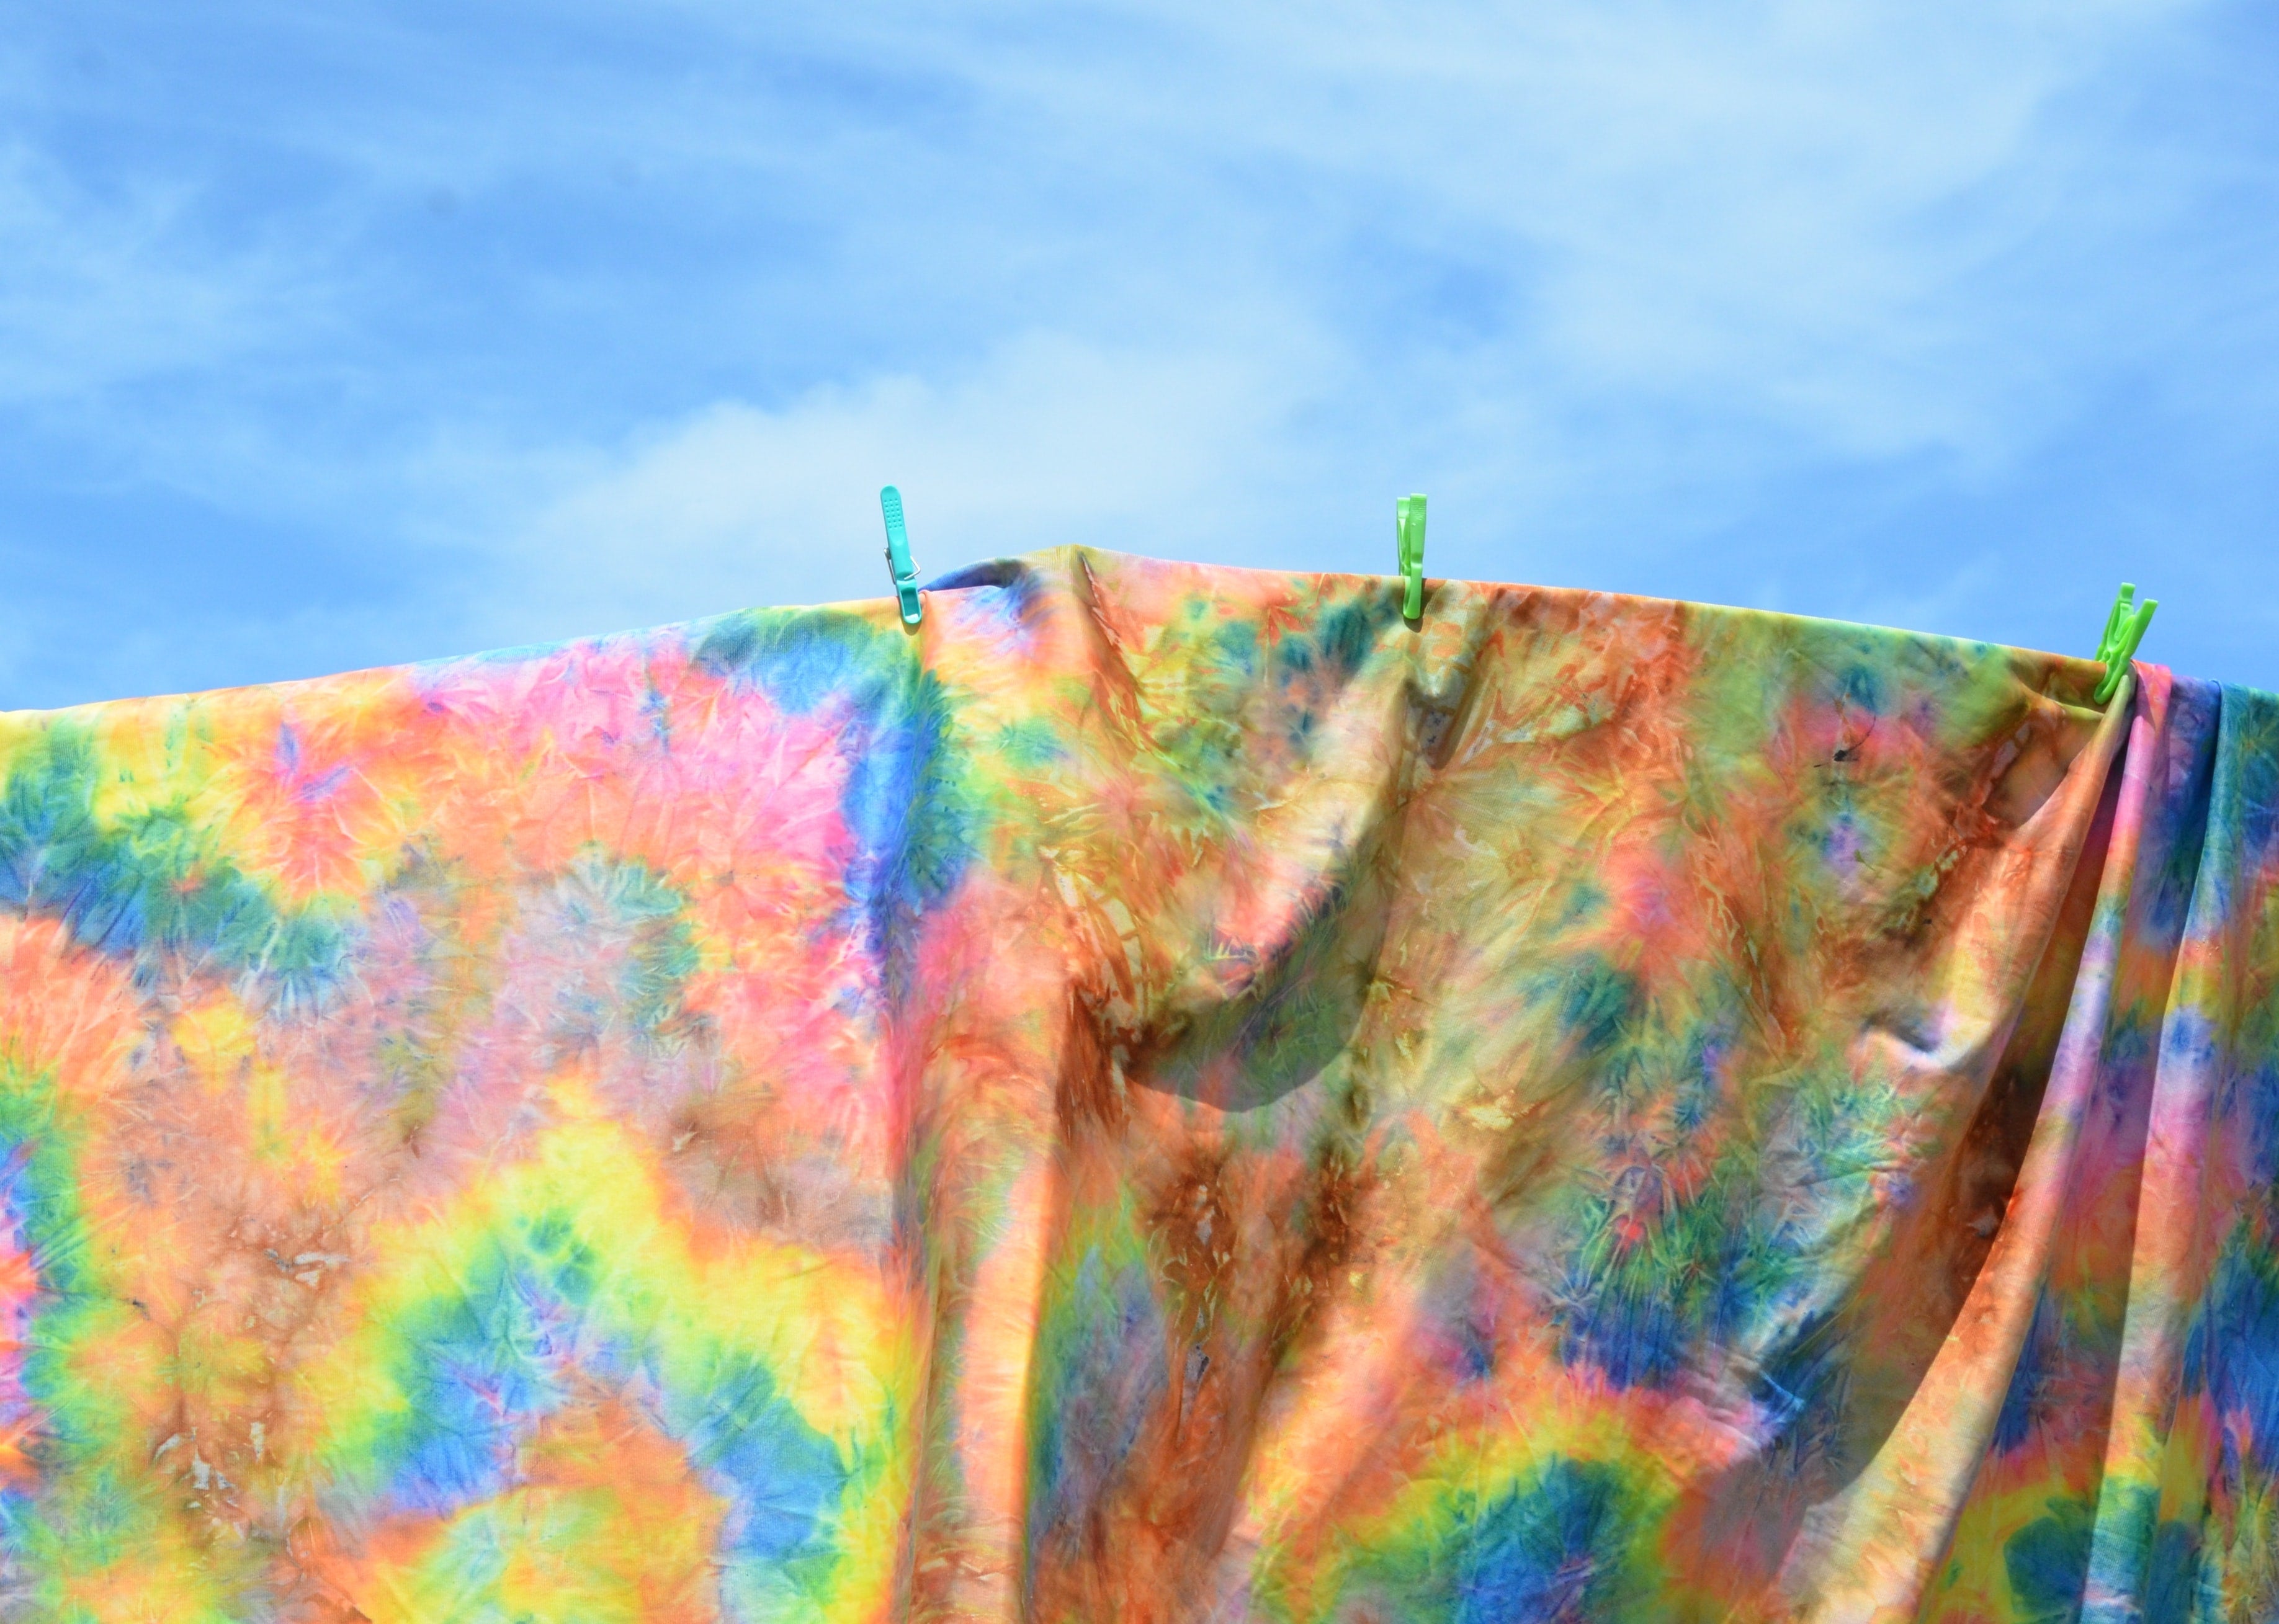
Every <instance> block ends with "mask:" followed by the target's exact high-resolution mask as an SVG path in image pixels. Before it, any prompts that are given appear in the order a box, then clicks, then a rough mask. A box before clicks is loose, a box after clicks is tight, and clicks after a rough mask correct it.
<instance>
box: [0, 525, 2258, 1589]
mask: <svg viewBox="0 0 2279 1624" xmlns="http://www.w3.org/2000/svg"><path fill="white" fill-rule="evenodd" d="M2098 677H2099V668H2098V667H2096V666H2093V665H2091V664H2090V663H2088V662H2086V661H2081V660H2072V659H2065V658H2060V657H2057V656H2053V655H2038V654H2029V653H2023V652H2020V651H2018V650H2014V649H2007V648H1999V647H1989V646H1986V645H1984V644H1975V643H1968V642H1961V641H1954V640H1945V639H1941V638H1936V637H1926V636H1915V635H1910V634H1904V633H1900V632H1888V631H1880V630H1872V629H1868V628H1865V627H1861V626H1853V625H1841V624H1829V623H1824V622H1815V621H1809V620H1801V619H1794V618H1790V617H1781V616H1776V615H1769V614H1761V613H1754V612H1748V611H1742V610H1735V609H1708V608H1703V607H1700V606H1697V605H1690V604H1678V603H1670V602H1662V601H1650V600H1646V599H1638V598H1624V597H1609V596H1602V595H1595V594H1585V593H1578V592H1558V591H1545V590H1540V589H1535V588H1527V587H1516V586H1480V585H1469V584H1463V583H1457V582H1437V583H1434V584H1433V586H1432V587H1431V593H1430V595H1429V601H1428V602H1427V604H1426V607H1425V611H1424V614H1423V618H1422V620H1421V623H1419V624H1415V625H1413V626H1412V625H1411V624H1408V623H1405V622H1404V621H1403V620H1402V618H1401V617H1400V583H1399V582H1398V581H1397V580H1393V581H1388V580H1384V579H1370V578H1355V577H1337V576H1299V575H1281V574H1268V573H1258V572H1250V571H1235V570H1224V569H1206V568H1198V567H1193V566H1189V565H1184V564H1173V563H1156V562H1152V561H1147V560H1144V559H1138V558H1131V557H1123V556H1117V555H1110V554H1104V553H1099V552H1093V551H1087V550H1083V549H1069V550H1063V551H1058V552H1052V553H1046V554H1040V555H1032V556H1030V557H1027V558H1024V559H1018V560H1013V561H1008V562H1001V563H995V564H992V565H988V566H986V567H983V568H981V569H978V570H976V571H969V572H966V573H965V574H963V575H962V576H959V577H955V578H951V579H950V580H948V581H947V582H945V583H944V584H943V585H942V586H940V587H938V588H937V589H935V590H933V591H932V592H931V593H930V594H928V596H927V598H926V601H925V621H924V624H923V625H922V626H921V627H920V628H919V629H918V630H917V632H904V630H903V629H902V627H901V626H900V625H899V624H898V623H897V621H896V617H895V615H894V608H893V605H892V603H891V602H890V601H880V602H876V603H868V604H857V605H854V606H851V607H841V608H833V609H796V610H780V611H772V610H770V611H756V612H752V613H745V614H734V615H728V616H725V617H719V618H717V619H712V620H706V621H700V622H695V623H693V624H686V625H679V626H671V627H666V628H664V629H663V630H658V631H650V632H636V633H631V634H627V635H624V636H616V637H608V638H602V639H599V640H593V641H587V642H579V643H573V644H567V645H564V646H562V647H549V648H539V649H526V650H517V651H512V652H509V653H505V654H501V655H487V656H484V657H480V658H474V659H464V660H451V661H445V662H441V663H434V664H428V665H420V666H413V667H408V668H404V669H401V670H380V671H370V672H364V673H359V674H356V675H351V676H344V677H337V678H325V679H322V680H318V681H311V682H297V683H287V684H281V685H278V686H270V687H259V688H248V689H241V690H235V691H231V692H226V693H208V694H200V695H195V696H190V697H187V698H167V699H155V700H134V701H120V702H118V703H111V704H100V705H89V706H83V707H80V708H77V709H68V710H60V711H50V712H45V713H23V714H14V715H9V716H4V717H0V785H4V787H0V1618H4V1619H6V1620H11V1621H14V1620H40V1621H41V1624H58V1621H59V1624H97V1621H100V1624H111V1620H134V1621H136V1624H220V1621H222V1620H230V1621H232V1624H238V1621H251V1620H261V1621H264V1624H267V1621H271V1620H277V1621H291V1624H348V1621H349V1620H370V1621H372V1624H441V1621H450V1624H460V1621H466V1624H555V1621H560V1624H664V1621H668V1620H670V1621H672V1624H695V1621H698V1620H736V1621H756V1620H813V1621H815V1624H823V1621H825V1620H832V1621H838V1620H847V1621H852V1620H1054V1621H1059V1620H1070V1621H1076V1620H1084V1621H1092V1620H1100V1621H1106V1620H1118V1621H1122V1624H1149V1621H1155V1620H1163V1621H1170V1620H1272V1621H1276V1624H1281V1621H1289V1624H1301V1621H1303V1624H1313V1621H1317V1620H1319V1621H1327V1620H1339V1621H1343V1624H1362V1621H1363V1620H1382V1621H1385V1624H1394V1621H1411V1620H1414V1621H1419V1624H1490V1621H1495V1624H1500V1621H1503V1620H1703V1621H1707V1620H1717V1621H1720V1624H1723V1621H1729V1620H1740V1621H1747V1620H1901V1619H1916V1618H1921V1619H1930V1620H1954V1621H1956V1624H1961V1621H1964V1620H1969V1621H1972V1624H1982V1621H1984V1624H1991V1621H1995V1620H2070V1619H2073V1618H2075V1617H2076V1616H2078V1617H2080V1618H2082V1619H2084V1620H2096V1621H2100V1624H2102V1621H2105V1620H2114V1621H2118V1620H2245V1619H2267V1618H2270V1617H2272V1616H2274V1613H2275V1612H2279V1481H2275V1467H2279V1250H2275V1243H2274V1229H2275V1223H2279V1214H2275V1209H2274V1193H2273V1191H2274V1181H2275V1177H2279V988H2275V982H2279V701H2275V700H2274V699H2273V698H2272V697H2271V696H2268V695H2265V694H2260V693H2252V692H2250V691H2246V690H2243V689H2238V688H2219V687H2218V686H2214V685H2212V684H2208V683H2204V682H2195V681H2189V680H2186V679H2183V678H2175V677H2172V676H2171V675H2170V674H2169V673H2168V672H2167V671H2165V670H2161V669H2160V668H2158V667H2155V666H2149V665H2141V666H2138V667H2137V670H2136V674H2135V678H2134V681H2133V683H2129V684H2126V685H2124V686H2123V688H2122V693H2121V695H2120V697H2119V698H2118V699H2117V700H2116V701H2114V704H2113V705H2112V706H2111V707H2110V708H2109V709H2098V708H2095V707H2093V706H2092V705H2091V703H2090V702H2089V699H2088V696H2089V694H2090V692H2091V688H2092V687H2093V686H2094V684H2095V682H2096V680H2097V678H2098Z"/></svg>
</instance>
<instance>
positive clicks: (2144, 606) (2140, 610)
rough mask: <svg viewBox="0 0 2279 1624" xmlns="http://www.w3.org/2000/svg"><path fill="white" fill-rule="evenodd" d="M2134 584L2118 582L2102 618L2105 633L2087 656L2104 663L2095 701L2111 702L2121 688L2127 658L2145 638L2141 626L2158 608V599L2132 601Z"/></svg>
mask: <svg viewBox="0 0 2279 1624" xmlns="http://www.w3.org/2000/svg"><path fill="white" fill-rule="evenodd" d="M2136 598H2137V586H2136V584H2135V583H2134V582H2132V581H2123V582H2122V583H2121V591H2120V594H2119V595H2117V596H2116V597H2115V598H2114V600H2113V609H2112V610H2111V612H2110V613H2108V614H2107V615H2106V617H2105V635H2104V636H2103V637H2101V638H2099V640H2098V643H2097V652H2096V653H2095V654H2094V655H2091V656H2090V657H2091V659H2095V660H2101V661H2103V662H2104V663H2105V678H2104V680H2102V681H2101V682H2099V684H2098V685H2097V694H2096V698H2097V702H2098V703H2099V704H2100V705H2103V704H2106V703H2108V702H2110V701H2111V700H2112V698H2113V696H2114V693H2118V692H2119V691H2120V688H2121V678H2122V673H2123V672H2125V671H2126V670H2128V669H2129V661H2131V660H2133V659H2135V658H2136V657H2137V644H2139V643H2141V642H2143V641H2144V640H2145V627H2147V626H2149V625H2151V624H2152V611H2153V610H2154V609H2159V608H2160V600H2159V599H2158V598H2147V599H2145V601H2143V602H2142V603H2138V602H2137V601H2136Z"/></svg>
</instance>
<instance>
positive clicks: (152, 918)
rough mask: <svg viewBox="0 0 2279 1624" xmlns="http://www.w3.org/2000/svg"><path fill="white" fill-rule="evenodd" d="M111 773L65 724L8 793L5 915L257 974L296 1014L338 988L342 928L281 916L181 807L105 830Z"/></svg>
mask: <svg viewBox="0 0 2279 1624" xmlns="http://www.w3.org/2000/svg"><path fill="white" fill-rule="evenodd" d="M101 771H102V764H101V762H100V760H99V759H98V754H97V752H96V747H95V744H94V741H93V739H92V738H91V737H90V736H89V735H88V734H87V733H86V732H85V731H84V730H82V729H79V728H75V727H73V726H72V725H70V724H65V723H60V722H59V723H55V724H50V726H49V727H48V728H47V729H46V730H45V731H44V732H42V734H41V736H40V738H39V740H38V742H37V743H36V744H35V745H33V746H32V747H30V748H28V749H27V750H26V751H25V752H24V754H23V755H22V756H21V757H20V758H19V761H18V762H17V763H16V765H15V768H14V770H13V771H12V772H11V773H10V775H9V777H8V782H7V786H6V789H5V791H4V793H0V904H6V905H10V906H12V907H14V908H19V909H21V910H22V911H24V912H26V913H38V914H45V915H49V916H50V917H51V918H56V919H59V920H61V921H62V922H63V923H65V925H66V926H68V927H69V929H70V930H71V931H72V934H73V936H74V937H75V938H78V940H79V941H81V943H83V944H84V945H86V946H88V947H91V948H93V949H95V950H96V951H97V952H100V953H106V954H116V955H119V956H121V957H134V956H135V955H138V954H143V953H146V952H165V953H173V954H181V955H183V956H185V957H187V958H189V959H191V960H193V961H201V960H202V961H204V963H205V964H210V965H211V966H212V967H213V968H216V969H224V970H242V969H251V970H255V971H257V972H258V973H259V974H260V976H261V977H262V979H263V981H264V983H265V985H266V987H267V989H268V991H269V992H271V994H272V996H273V997H274V998H275V999H276V1000H277V1001H278V1002H279V1003H280V1004H281V1005H284V1006H286V1007H291V1006H294V1005H295V1004H298V1003H302V1002H304V1001H308V1000H314V999H315V998H317V997H318V995H320V994H321V993H322V992H324V991H325V989H326V988H327V987H329V986H330V985H331V984H332V983H333V982H334V979H336V978H337V977H338V976H339V974H340V971H341V964H342V961H343V960H344V959H345V957H346V953H347V941H346V937H345V934H344V932H343V931H341V927H340V925H339V924H338V923H336V922H335V921H334V920H332V919H330V918H328V917H326V916H325V915H322V914H319V913H318V912H316V911H315V910H313V909H307V908H303V909H296V910H292V911H286V910H280V908H278V907H277V906H276V905H275V904H274V903H272V901H271V900H270V897H269V894H268V892H266V891H265V890H264V889H263V888H262V887H261V886H260V885H257V884H256V883H255V882H254V881H253V880H252V879H250V878H249V877H247V876H246V875H244V874H243V873H242V872H240V871H239V869H237V867H236V865H235V864H234V863H232V862H229V861H228V860H227V859H226V858H225V857H222V856H219V854H217V853H216V852H215V850H214V848H213V843H212V841H211V839H209V838H208V836H207V833H206V831H205V830H204V829H203V828H202V827H201V826H200V825H198V824H197V823H195V822H193V821H192V819H191V818H190V816H189V814H188V811H187V810H186V809H185V808H184V807H182V806H181V805H179V804H178V805H174V806H169V807H159V808H151V809H149V810H146V811H143V812H141V813H137V814H136V815H134V816H131V817H127V818H121V819H119V820H118V821H117V822H115V823H104V822H102V821H100V820H98V819H97V818H96V815H95V791H96V781H97V778H98V777H99V775H100V773H101Z"/></svg>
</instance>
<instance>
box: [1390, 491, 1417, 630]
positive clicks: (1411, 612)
mask: <svg viewBox="0 0 2279 1624" xmlns="http://www.w3.org/2000/svg"><path fill="white" fill-rule="evenodd" d="M1393 512H1394V518H1393V548H1394V550H1395V551H1396V553H1397V554H1398V555H1399V557H1400V578H1401V579H1402V580H1404V581H1406V582H1408V591H1407V592H1406V593H1405V594H1402V596H1401V600H1400V613H1401V617H1402V618H1404V619H1407V620H1416V619H1418V618H1420V617H1422V616H1423V613H1424V499H1423V497H1422V496H1403V497H1402V498H1401V499H1400V501H1399V502H1396V503H1394V504H1393Z"/></svg>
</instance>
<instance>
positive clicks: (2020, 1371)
mask: <svg viewBox="0 0 2279 1624" xmlns="http://www.w3.org/2000/svg"><path fill="white" fill-rule="evenodd" d="M2058 1330H2059V1325H2058V1311H2057V1305H2056V1304H2054V1303H2053V1302H2052V1301H2051V1300H2050V1294H2049V1292H2048V1291H2046V1290H2044V1291H2039V1292H2037V1294H2036V1296H2035V1298H2034V1318H2033V1323H2032V1324H2031V1325H2030V1326H2029V1327H2028V1328H2027V1330H2026V1340H2025V1342H2024V1344H2022V1345H2021V1346H2020V1348H2019V1349H2018V1364H2017V1367H2016V1368H2015V1369H2014V1370H2013V1371H2012V1372H2011V1373H2010V1386H2009V1390H2007V1392H2005V1393H2004V1394H2003V1395H2002V1409H2001V1412H2000V1413H1999V1414H1997V1415H1996V1416H1995V1418H1994V1448H1995V1450H1996V1451H1997V1452H1999V1453H2003V1454H2007V1453H2008V1452H2010V1451H2012V1450H2014V1449H2015V1448H2017V1447H2018V1446H2019V1445H2020V1444H2023V1443H2024V1442H2025V1441H2026V1439H2027V1436H2028V1435H2030V1433H2031V1432H2032V1431H2033V1428H2034V1418H2035V1416H2036V1414H2037V1409H2038V1406H2039V1404H2040V1400H2041V1396H2042V1390H2043V1389H2044V1388H2045V1387H2046V1386H2047V1385H2048V1383H2049V1374H2050V1363H2051V1361H2052V1360H2053V1359H2054V1358H2055V1357H2056V1356H2057V1352H2058Z"/></svg>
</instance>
